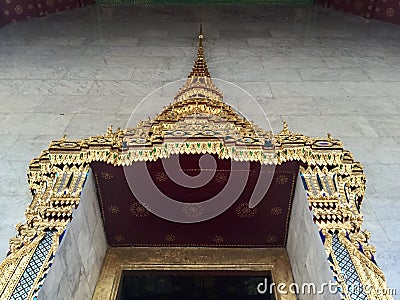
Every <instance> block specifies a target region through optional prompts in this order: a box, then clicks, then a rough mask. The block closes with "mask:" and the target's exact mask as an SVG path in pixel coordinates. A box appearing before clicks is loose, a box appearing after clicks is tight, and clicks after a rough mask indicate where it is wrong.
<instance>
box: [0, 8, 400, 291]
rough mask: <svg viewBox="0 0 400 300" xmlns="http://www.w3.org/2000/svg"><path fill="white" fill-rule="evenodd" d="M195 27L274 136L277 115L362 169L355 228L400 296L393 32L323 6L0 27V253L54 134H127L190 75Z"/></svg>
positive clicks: (100, 14) (102, 13) (396, 30)
mask: <svg viewBox="0 0 400 300" xmlns="http://www.w3.org/2000/svg"><path fill="white" fill-rule="evenodd" d="M199 22H202V23H203V27H204V31H205V35H206V41H205V46H206V55H207V57H208V58H209V59H208V63H209V68H210V71H211V73H212V75H214V76H215V77H218V78H221V79H224V80H228V81H232V82H234V83H235V84H237V85H239V86H241V87H243V88H244V89H246V90H247V91H248V92H249V93H251V94H252V95H253V96H254V97H255V98H256V99H257V101H258V103H259V104H260V105H261V107H262V108H263V109H264V110H265V112H266V113H267V115H268V116H269V119H270V121H271V123H272V127H273V129H274V130H275V131H278V130H280V128H281V122H282V119H285V120H286V121H287V122H288V123H289V126H290V127H291V128H292V129H293V130H294V131H299V132H302V133H304V134H307V135H315V136H324V135H326V133H327V132H330V133H331V134H332V135H333V136H334V137H337V138H340V139H342V140H343V142H344V143H345V146H346V147H347V148H348V149H350V150H351V151H352V152H353V153H354V155H355V157H356V158H357V159H358V160H360V161H361V163H362V164H363V165H364V166H365V172H366V175H367V180H368V187H367V195H366V200H365V201H364V206H363V211H364V215H365V228H367V229H369V230H370V231H371V232H372V239H371V240H372V242H373V243H374V245H376V248H377V255H376V259H377V261H378V264H379V265H380V267H381V268H382V269H383V270H384V272H385V274H386V275H387V278H388V282H389V285H390V286H391V287H395V288H397V290H398V293H399V294H400V271H399V266H400V258H399V257H400V255H399V254H400V230H399V227H400V218H399V213H400V200H399V197H398V195H399V189H400V183H399V181H398V179H399V178H400V155H399V154H400V153H399V150H400V27H399V26H396V25H391V24H386V23H382V22H379V21H374V20H366V19H362V18H359V17H355V16H352V15H346V14H343V13H340V12H336V11H327V10H324V9H323V8H320V7H305V8H290V9H283V8H260V7H257V8H239V7H225V8H217V7H213V8H204V7H199V6H198V7H183V6H180V7H153V8H138V7H136V8H132V7H130V8H127V7H124V8H103V9H101V8H99V7H96V6H92V7H87V8H84V9H78V10H73V11H69V12H64V13H59V14H55V15H49V16H47V17H46V18H38V19H32V20H29V21H24V22H19V23H16V24H9V25H7V26H5V27H3V28H0V207H1V209H0V255H1V256H4V255H5V254H6V251H7V243H8V239H9V238H10V237H11V236H12V235H14V229H13V228H14V225H15V224H16V223H17V222H20V221H23V220H24V215H23V212H24V209H25V207H26V206H27V204H28V203H29V202H30V196H29V192H28V186H27V184H26V171H27V167H28V163H29V161H30V159H31V158H33V157H35V156H37V155H39V153H40V151H41V150H42V149H45V148H46V147H47V145H48V143H49V141H50V140H51V139H55V138H59V137H61V136H62V135H63V134H64V133H65V134H67V135H68V136H70V137H76V138H79V137H86V136H90V135H96V134H101V133H104V132H105V130H106V128H107V126H108V125H109V124H114V125H115V126H116V127H117V126H120V127H125V125H126V123H127V121H128V119H129V116H130V114H131V112H132V111H133V109H134V108H135V106H136V105H137V104H138V103H139V102H140V101H141V99H142V98H143V97H144V96H145V95H147V94H148V93H149V92H151V91H152V90H154V89H155V88H158V87H159V86H161V85H163V84H165V83H167V82H170V81H173V80H177V79H181V78H184V77H185V76H186V75H187V74H188V71H189V69H190V68H191V66H192V62H193V57H194V54H195V48H194V46H195V45H196V35H197V31H198V24H199ZM163 96H164V97H165V95H163ZM171 96H172V95H171ZM171 100H172V98H171ZM235 101H237V102H236V103H237V107H238V108H239V109H240V110H242V111H244V112H245V114H246V115H247V116H248V117H249V118H251V119H254V120H255V121H257V120H262V118H261V114H260V109H259V108H256V106H255V105H247V102H246V101H244V100H241V98H240V97H238V99H237V100H235ZM160 109H161V105H160ZM157 110H158V109H157Z"/></svg>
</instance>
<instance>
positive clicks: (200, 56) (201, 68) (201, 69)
mask: <svg viewBox="0 0 400 300" xmlns="http://www.w3.org/2000/svg"><path fill="white" fill-rule="evenodd" d="M203 39H204V35H203V26H202V24H200V33H199V46H198V48H197V59H196V61H195V62H194V66H193V69H192V72H191V73H190V74H189V78H192V77H203V76H205V77H210V73H209V72H208V67H207V64H206V60H205V58H204V48H203Z"/></svg>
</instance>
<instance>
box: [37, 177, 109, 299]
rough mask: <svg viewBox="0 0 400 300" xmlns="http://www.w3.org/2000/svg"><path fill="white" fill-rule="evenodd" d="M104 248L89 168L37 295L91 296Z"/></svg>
mask: <svg viewBox="0 0 400 300" xmlns="http://www.w3.org/2000/svg"><path fill="white" fill-rule="evenodd" d="M106 250H107V241H106V237H105V233H104V228H103V221H102V219H101V215H100V208H99V205H98V201H97V195H96V188H95V184H94V179H93V174H92V173H91V172H90V173H89V176H88V178H87V181H86V183H85V186H84V189H83V191H82V197H81V202H80V204H79V207H78V208H77V209H76V210H75V211H74V213H73V219H72V221H71V223H70V224H69V225H68V227H67V229H66V232H65V234H64V238H63V239H62V241H61V244H60V247H59V248H58V251H57V253H56V257H55V258H54V262H53V265H52V267H51V269H50V271H49V273H48V275H47V277H46V279H45V281H44V284H43V287H42V289H41V290H40V292H39V297H38V299H39V300H45V299H48V300H54V299H59V300H62V299H66V300H71V299H77V300H84V299H91V298H92V295H93V292H94V289H95V287H96V283H97V278H98V276H99V274H100V270H101V266H102V264H103V259H104V256H105V253H106Z"/></svg>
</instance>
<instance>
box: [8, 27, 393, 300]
mask: <svg viewBox="0 0 400 300" xmlns="http://www.w3.org/2000/svg"><path fill="white" fill-rule="evenodd" d="M182 153H187V154H194V153H198V154H201V153H203V154H204V153H209V154H216V155H218V156H219V157H220V158H222V159H227V158H230V159H233V160H237V161H258V162H260V163H262V164H282V163H284V162H286V161H292V160H296V161H301V162H303V163H304V164H305V165H306V167H304V168H303V167H301V174H302V176H303V178H304V182H305V185H306V187H307V194H308V199H309V203H310V208H311V209H312V211H313V214H314V220H315V222H316V224H317V225H318V227H319V229H320V230H321V231H322V232H323V233H324V234H325V235H326V237H327V238H326V240H325V248H326V251H327V253H328V254H332V253H333V252H332V241H331V235H330V233H332V232H336V233H338V234H339V237H340V241H341V242H342V244H343V245H344V246H345V247H346V249H348V251H349V253H350V254H351V258H352V260H353V263H354V265H355V267H356V269H357V272H358V274H359V276H360V278H361V280H362V283H363V284H371V285H372V286H373V289H375V291H378V289H385V288H387V286H386V282H385V278H384V276H383V274H382V272H381V270H380V269H379V268H378V267H377V266H376V264H375V263H374V262H373V260H372V258H373V254H374V252H375V249H374V247H372V246H371V245H370V244H369V243H368V240H369V232H367V231H363V230H362V229H361V226H362V214H361V213H360V206H361V202H362V199H363V196H364V192H365V175H364V173H363V168H362V166H361V165H360V163H358V162H356V161H354V159H353V156H352V154H351V153H350V152H349V151H346V150H344V149H343V145H342V143H341V142H340V141H339V140H337V139H334V138H333V137H332V136H330V135H329V134H328V136H327V137H324V138H310V137H307V136H305V135H302V134H299V133H294V132H292V131H291V130H290V129H289V127H288V125H287V124H286V123H284V126H283V130H282V131H281V132H280V133H279V134H276V135H274V134H272V132H269V131H265V130H263V129H261V128H260V127H258V126H256V125H254V124H253V123H251V122H250V121H248V120H246V119H245V118H243V117H241V116H240V115H239V114H238V113H237V112H235V110H234V109H233V108H232V107H230V106H229V105H227V104H226V103H224V102H223V95H222V93H221V92H220V91H219V90H218V89H217V88H216V87H215V85H214V83H213V82H212V79H211V76H210V73H209V71H208V67H207V64H206V61H205V58H204V48H203V34H202V32H201V31H200V35H199V47H198V55H197V59H196V61H195V64H194V67H193V70H192V72H191V73H190V75H189V77H188V79H187V81H186V83H185V85H184V86H183V87H182V88H181V89H180V90H179V92H178V93H177V95H176V96H175V98H174V102H173V103H172V104H171V105H170V106H168V107H166V108H165V109H164V110H163V111H162V112H161V113H160V114H158V115H157V116H156V118H155V119H153V120H148V121H142V122H140V123H139V124H138V125H137V126H136V127H135V128H128V129H125V130H121V129H117V130H116V131H113V129H112V127H110V128H109V129H108V130H107V132H106V133H105V134H104V135H101V136H93V137H90V138H87V139H81V140H68V139H67V138H66V137H65V136H64V137H62V138H61V139H60V140H58V141H53V142H52V143H51V144H50V146H49V148H48V149H47V150H44V151H43V152H42V154H41V155H40V157H38V158H36V159H34V160H32V162H31V164H30V167H29V172H28V183H29V188H30V190H31V192H32V202H31V204H30V205H29V206H28V208H27V209H26V212H25V215H26V222H25V223H24V224H18V225H17V230H18V234H17V236H16V237H14V238H12V239H11V240H10V254H9V255H8V256H7V258H6V259H5V260H4V261H3V262H2V263H1V264H0V274H2V276H0V298H1V299H9V298H10V297H11V294H12V292H13V291H14V289H15V287H16V285H17V283H18V281H19V279H20V277H21V274H22V272H23V271H24V270H25V268H26V266H27V264H28V262H29V258H30V257H32V255H33V253H34V251H35V250H36V248H37V246H38V244H39V242H40V241H41V239H42V238H43V236H44V233H45V231H47V230H53V231H54V232H55V234H54V236H53V245H52V249H51V253H52V254H54V253H55V252H56V250H57V248H58V238H59V236H60V235H61V234H62V233H63V232H64V230H65V228H66V225H67V224H68V222H69V221H70V220H71V218H72V212H73V210H74V208H76V207H77V206H78V205H79V201H80V192H81V191H82V188H83V184H84V182H85V178H86V175H87V173H88V171H89V164H90V163H91V162H93V161H102V162H107V163H109V164H113V165H115V166H121V165H130V164H133V163H134V162H137V161H154V160H157V159H159V158H166V157H169V156H170V155H172V154H182ZM321 187H322V188H321ZM346 233H347V234H348V237H345V235H346ZM360 245H361V247H362V249H363V252H362V251H360V250H359V248H360ZM50 263H51V261H50V258H49V259H48V260H47V261H46V262H45V264H44V265H43V267H42V268H41V269H40V271H39V273H38V276H37V279H36V281H35V285H34V286H33V287H32V289H31V292H30V294H29V299H32V298H33V296H34V291H36V290H37V288H38V284H39V282H40V280H42V279H43V277H44V276H45V274H46V272H48V266H49V264H50ZM332 268H333V270H334V272H335V270H336V272H337V275H338V280H339V283H340V284H342V286H344V287H345V285H346V283H345V282H344V279H343V278H342V277H341V276H340V269H339V267H338V265H337V263H335V260H334V263H333V265H332ZM368 297H369V299H374V300H375V299H392V298H391V297H390V296H389V295H379V296H378V295H377V293H375V294H374V292H373V293H372V294H371V295H368ZM343 298H344V299H350V298H349V295H346V294H344V295H343Z"/></svg>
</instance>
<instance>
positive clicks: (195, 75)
mask: <svg viewBox="0 0 400 300" xmlns="http://www.w3.org/2000/svg"><path fill="white" fill-rule="evenodd" d="M203 39H204V35H203V28H202V25H201V24H200V33H199V46H198V48H197V58H196V60H195V62H194V66H193V69H192V72H191V73H190V74H189V76H188V79H187V80H186V83H185V85H184V86H183V87H182V88H181V89H180V90H179V91H178V93H177V94H176V95H175V97H174V99H175V101H182V100H188V99H193V98H206V99H211V100H217V101H222V99H223V94H222V93H221V91H220V90H219V89H218V88H217V87H216V86H215V85H214V83H213V82H212V80H211V76H210V73H209V72H208V67H207V64H206V60H205V58H204V48H203Z"/></svg>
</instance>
